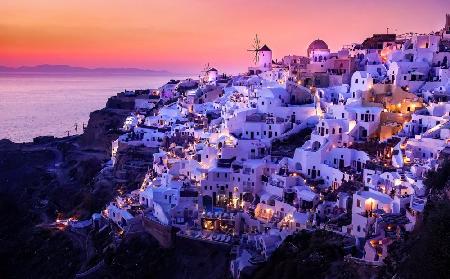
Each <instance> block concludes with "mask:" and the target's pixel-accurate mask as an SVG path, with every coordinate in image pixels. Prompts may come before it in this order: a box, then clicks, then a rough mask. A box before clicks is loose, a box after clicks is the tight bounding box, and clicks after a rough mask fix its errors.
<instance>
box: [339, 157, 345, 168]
mask: <svg viewBox="0 0 450 279" xmlns="http://www.w3.org/2000/svg"><path fill="white" fill-rule="evenodd" d="M339 168H340V169H343V168H344V159H340V160H339Z"/></svg>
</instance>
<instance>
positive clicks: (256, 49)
mask: <svg viewBox="0 0 450 279" xmlns="http://www.w3.org/2000/svg"><path fill="white" fill-rule="evenodd" d="M247 51H251V52H254V53H255V57H254V58H253V61H254V62H255V65H256V64H257V63H258V61H259V52H260V51H261V41H260V40H259V38H258V34H256V35H255V39H253V44H252V49H247Z"/></svg>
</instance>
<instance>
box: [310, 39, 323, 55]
mask: <svg viewBox="0 0 450 279" xmlns="http://www.w3.org/2000/svg"><path fill="white" fill-rule="evenodd" d="M316 49H328V45H327V43H325V42H324V41H322V40H320V39H317V40H314V41H313V42H312V43H310V44H309V47H308V50H307V52H308V55H309V53H310V52H311V51H312V50H316Z"/></svg>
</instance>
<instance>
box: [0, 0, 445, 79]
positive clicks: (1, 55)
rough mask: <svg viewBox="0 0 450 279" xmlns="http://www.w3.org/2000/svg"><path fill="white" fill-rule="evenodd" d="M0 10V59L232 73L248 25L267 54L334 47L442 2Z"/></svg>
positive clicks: (23, 6) (19, 3) (418, 27)
mask: <svg viewBox="0 0 450 279" xmlns="http://www.w3.org/2000/svg"><path fill="white" fill-rule="evenodd" d="M365 2H369V3H365ZM0 11H1V17H0V65H7V66H21V65H36V64H44V63H45V64H70V65H75V66H87V67H103V66H106V67H140V68H148V69H165V70H169V71H173V72H197V71H199V70H200V69H201V68H202V67H203V65H204V64H205V63H207V62H210V63H211V64H212V65H214V66H216V67H217V68H218V69H219V70H222V71H226V72H240V71H244V70H245V68H246V67H247V66H248V65H249V64H250V63H251V57H250V55H249V53H247V52H246V51H245V50H246V49H247V48H249V47H250V45H251V42H252V39H253V37H254V35H255V33H258V35H259V37H260V38H261V40H262V41H263V42H264V43H267V44H268V45H269V47H270V48H272V51H273V55H274V58H281V57H282V56H283V55H287V54H300V55H305V52H306V48H307V46H308V44H309V43H310V42H311V41H312V40H314V39H316V38H321V39H323V40H325V41H326V42H327V43H328V45H329V46H330V48H331V49H332V50H336V49H337V48H340V47H341V46H342V45H343V44H346V43H352V42H361V41H362V40H363V39H364V38H365V37H367V36H370V35H371V34H372V33H377V32H378V33H380V32H386V27H390V28H391V30H392V31H394V30H395V29H396V30H397V33H402V32H406V31H414V32H429V31H432V30H438V29H440V28H442V27H443V25H444V23H445V13H446V12H450V1H449V0H426V1H425V0H377V1H361V0H314V1H309V0H308V1H304V0H297V1H281V0H277V1H264V0H259V1H253V0H250V1H249V0H247V1H241V0H228V1H215V0H212V1H210V0H204V1H203V0H202V1H200V0H191V1H187V0H163V1H159V0H158V1H157V0H148V1H144V0H78V1H72V0H64V1H60V0H32V1H29V0H28V1H24V0H13V1H9V0H0Z"/></svg>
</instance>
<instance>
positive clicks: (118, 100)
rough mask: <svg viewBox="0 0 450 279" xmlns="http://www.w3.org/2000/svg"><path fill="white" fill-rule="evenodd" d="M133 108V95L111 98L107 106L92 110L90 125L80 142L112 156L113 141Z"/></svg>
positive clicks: (86, 146) (85, 146)
mask: <svg viewBox="0 0 450 279" xmlns="http://www.w3.org/2000/svg"><path fill="white" fill-rule="evenodd" d="M133 110H134V98H133V97H127V96H114V97H111V98H109V99H108V102H107V103H106V107H105V108H103V109H101V110H97V111H94V112H91V114H90V116H89V122H88V125H87V127H86V129H85V131H84V133H83V134H82V135H81V137H80V144H81V145H82V146H83V147H84V148H91V149H96V150H99V151H101V152H105V153H106V154H108V155H109V156H110V154H111V142H112V141H114V140H115V139H117V137H118V136H119V135H120V134H121V132H120V131H119V130H118V129H119V128H121V127H122V125H123V122H124V120H125V118H126V117H127V116H128V115H129V114H130V112H131V111H133Z"/></svg>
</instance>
